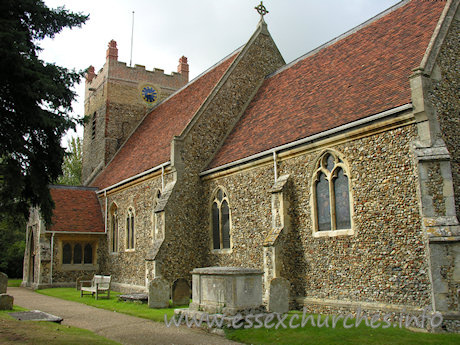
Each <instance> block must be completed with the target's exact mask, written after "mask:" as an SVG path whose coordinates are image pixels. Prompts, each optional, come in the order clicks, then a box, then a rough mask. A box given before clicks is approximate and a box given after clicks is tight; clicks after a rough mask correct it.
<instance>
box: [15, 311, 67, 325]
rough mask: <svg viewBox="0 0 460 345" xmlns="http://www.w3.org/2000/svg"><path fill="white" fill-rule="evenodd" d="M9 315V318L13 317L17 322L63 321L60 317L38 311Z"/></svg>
mask: <svg viewBox="0 0 460 345" xmlns="http://www.w3.org/2000/svg"><path fill="white" fill-rule="evenodd" d="M9 314H10V316H12V317H14V318H15V319H16V320H19V321H48V322H56V323H61V322H62V320H63V318H62V317H59V316H56V315H53V314H48V313H45V312H44V311H40V310H30V311H20V312H17V313H9Z"/></svg>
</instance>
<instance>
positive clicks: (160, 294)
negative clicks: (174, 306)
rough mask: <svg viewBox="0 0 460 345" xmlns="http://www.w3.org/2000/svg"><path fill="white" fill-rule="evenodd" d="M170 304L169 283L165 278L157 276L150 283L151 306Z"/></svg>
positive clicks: (159, 306) (158, 306) (160, 306)
mask: <svg viewBox="0 0 460 345" xmlns="http://www.w3.org/2000/svg"><path fill="white" fill-rule="evenodd" d="M168 306H169V283H168V282H167V281H166V280H164V279H163V278H155V279H153V280H152V281H151V282H150V284H149V308H167V307H168Z"/></svg>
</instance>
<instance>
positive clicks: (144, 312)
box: [37, 288, 186, 322]
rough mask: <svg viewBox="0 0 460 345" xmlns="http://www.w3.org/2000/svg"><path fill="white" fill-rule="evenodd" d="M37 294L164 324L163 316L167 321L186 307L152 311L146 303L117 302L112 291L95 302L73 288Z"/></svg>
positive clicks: (47, 290)
mask: <svg viewBox="0 0 460 345" xmlns="http://www.w3.org/2000/svg"><path fill="white" fill-rule="evenodd" d="M37 292H38V293H41V294H43V295H47V296H53V297H57V298H62V299H65V300H68V301H74V302H78V303H84V304H87V305H90V306H93V307H97V308H102V309H107V310H112V311H117V312H119V313H123V314H128V315H132V316H137V317H142V318H144V319H149V320H153V321H157V322H164V318H165V317H164V315H165V314H166V315H167V316H168V319H170V318H171V317H172V316H173V315H174V309H176V308H184V307H186V306H177V307H173V308H165V309H152V308H149V307H148V304H146V303H145V304H141V303H134V302H124V301H119V300H118V295H120V293H118V292H113V291H110V299H106V298H105V295H103V296H102V298H101V299H98V300H96V299H95V298H94V297H92V296H91V295H85V296H83V297H80V291H77V290H75V289H74V288H52V289H43V290H37Z"/></svg>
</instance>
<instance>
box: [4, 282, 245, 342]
mask: <svg viewBox="0 0 460 345" xmlns="http://www.w3.org/2000/svg"><path fill="white" fill-rule="evenodd" d="M8 294H10V295H12V296H14V304H15V305H18V306H21V307H24V308H27V309H31V310H34V309H38V310H41V311H45V312H47V313H50V314H53V315H57V316H60V317H62V318H64V321H63V322H62V324H63V325H70V326H75V327H79V328H85V329H89V330H90V331H93V332H95V333H97V334H99V335H102V336H104V337H106V338H109V339H112V340H115V341H118V342H120V343H122V344H130V345H134V344H136V345H137V344H138V345H147V344H216V345H217V344H238V343H236V342H232V341H230V340H227V339H225V338H223V337H220V336H218V335H214V334H209V333H206V332H204V331H202V330H199V329H189V328H187V327H185V326H181V327H175V326H171V327H170V328H168V327H166V326H165V324H163V323H160V322H154V321H150V320H146V319H141V318H138V317H134V316H130V315H125V314H120V313H117V312H113V311H108V310H104V309H99V308H94V307H90V306H87V305H85V304H81V303H76V302H71V301H66V300H62V299H58V298H55V297H50V296H45V295H41V294H38V293H35V292H33V291H31V290H29V289H25V288H11V287H10V288H8Z"/></svg>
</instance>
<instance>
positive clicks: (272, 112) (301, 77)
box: [208, 0, 446, 169]
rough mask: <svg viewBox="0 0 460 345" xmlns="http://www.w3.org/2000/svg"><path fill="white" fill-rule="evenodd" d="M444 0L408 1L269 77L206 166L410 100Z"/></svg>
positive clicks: (301, 136) (304, 135) (291, 140)
mask: <svg viewBox="0 0 460 345" xmlns="http://www.w3.org/2000/svg"><path fill="white" fill-rule="evenodd" d="M445 4H446V2H444V1H422V0H415V1H412V2H410V3H408V4H406V5H404V6H402V7H400V8H397V9H395V10H393V11H391V12H389V13H388V14H386V15H385V16H383V17H381V18H378V19H377V20H375V21H373V22H371V23H369V24H368V25H365V26H364V27H362V28H361V29H359V30H358V31H357V32H355V33H352V34H351V35H349V36H346V37H344V38H342V39H340V40H338V41H337V42H335V43H333V44H331V45H329V46H326V47H324V48H322V49H319V51H317V52H316V53H314V54H312V55H310V56H308V55H307V56H306V57H305V58H304V59H301V60H300V61H298V62H296V63H294V64H293V65H292V66H290V67H288V68H286V69H284V70H283V69H282V70H281V72H279V73H277V74H274V75H273V76H271V77H269V78H267V79H266V80H265V82H264V84H263V85H262V87H261V88H260V89H259V91H258V93H257V94H256V96H255V97H254V99H253V100H252V102H251V104H250V105H249V107H248V108H247V110H246V112H245V113H244V114H243V116H242V117H241V119H240V121H239V122H238V123H237V125H236V126H235V128H234V129H233V131H232V132H231V134H230V135H229V137H228V138H227V139H226V141H225V143H224V145H223V147H222V148H221V150H220V151H219V152H218V153H217V154H216V156H215V157H214V159H213V161H212V162H211V164H210V165H209V167H208V169H211V168H214V167H218V166H221V165H224V164H227V163H230V162H233V161H236V160H239V159H242V158H245V157H249V156H251V155H254V154H257V153H260V152H263V151H265V150H269V149H271V148H274V147H277V146H280V145H283V144H286V143H290V142H293V141H295V140H298V139H301V138H305V137H308V136H310V135H313V134H316V133H320V132H322V131H325V130H328V129H332V128H334V127H338V126H340V125H343V124H346V123H349V122H352V121H355V120H358V119H361V118H364V117H367V116H370V115H373V114H377V113H380V112H382V111H385V110H388V109H392V108H395V107H398V106H400V105H403V104H407V103H410V102H411V94H410V87H409V76H410V75H411V71H412V69H414V68H416V67H418V66H419V64H420V62H421V60H422V58H423V55H424V53H425V50H426V49H427V46H428V43H429V41H430V38H431V36H432V34H433V30H434V28H435V27H436V24H437V21H438V19H439V17H440V14H441V12H442V10H443V8H444V6H445Z"/></svg>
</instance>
